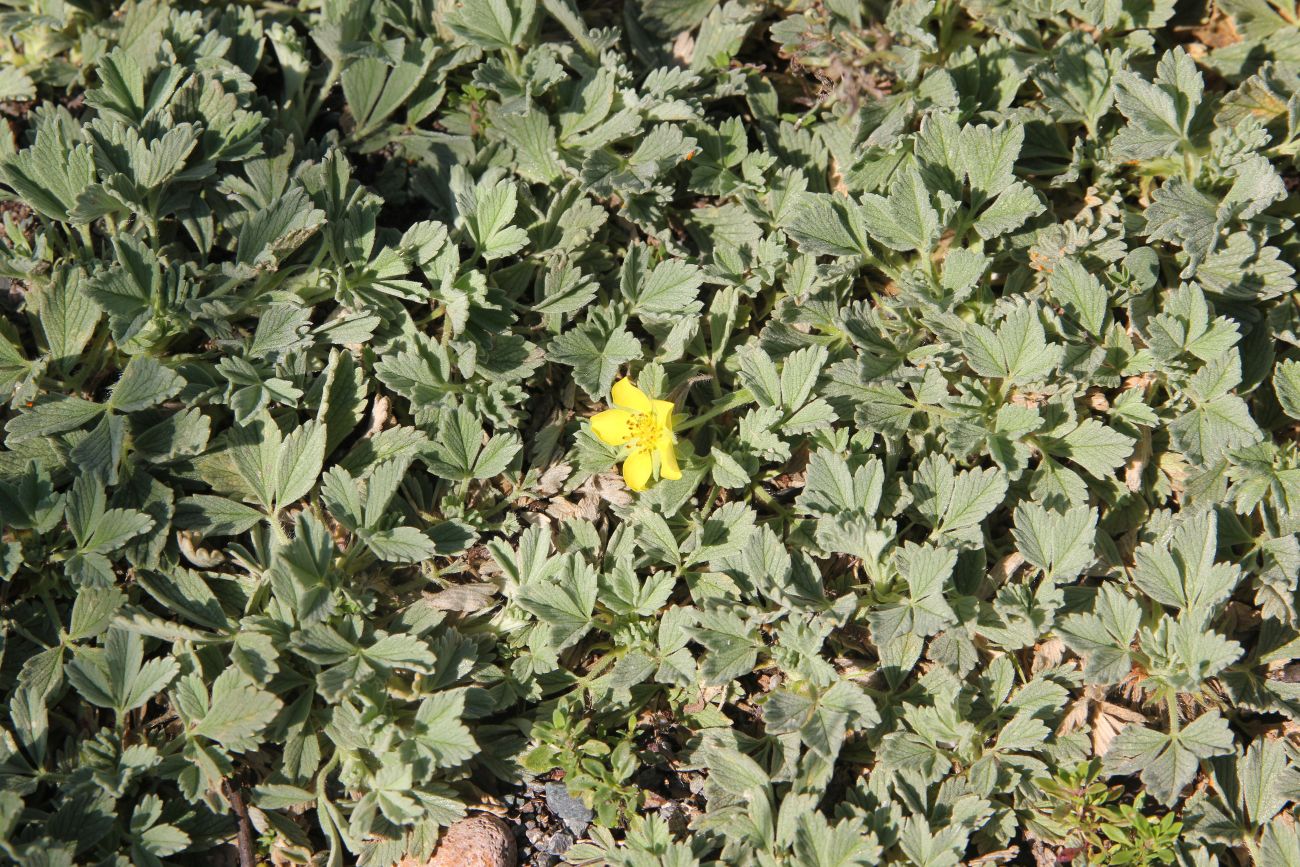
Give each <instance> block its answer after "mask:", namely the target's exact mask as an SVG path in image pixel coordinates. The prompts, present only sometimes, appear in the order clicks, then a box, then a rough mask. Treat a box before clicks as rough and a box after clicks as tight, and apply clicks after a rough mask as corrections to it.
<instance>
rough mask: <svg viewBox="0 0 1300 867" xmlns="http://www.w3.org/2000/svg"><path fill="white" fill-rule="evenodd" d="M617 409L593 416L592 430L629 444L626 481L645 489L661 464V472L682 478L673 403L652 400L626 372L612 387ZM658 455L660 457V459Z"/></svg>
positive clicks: (608, 439)
mask: <svg viewBox="0 0 1300 867" xmlns="http://www.w3.org/2000/svg"><path fill="white" fill-rule="evenodd" d="M610 396H611V397H612V398H613V400H612V401H611V403H613V404H614V408H613V409H607V410H605V411H604V412H598V413H596V414H595V415H594V416H592V417H591V431H592V433H594V434H595V435H596V437H597V439H599V440H600V441H601V442H603V443H608V444H609V445H611V446H627V448H628V455H627V458H626V459H624V461H623V481H625V482H627V486H628V487H629V488H631V489H632V490H634V491H644V490H645V489H646V485H648V484H649V483H650V476H652V475H653V474H654V471H655V464H656V463H657V464H658V469H659V476H660V478H664V479H680V478H681V477H682V471H681V469H680V468H679V467H678V466H677V455H676V453H674V452H673V443H675V442H677V438H676V437H675V436H673V405H672V403H671V402H670V401H667V400H651V399H650V398H649V397H647V396H646V393H645V392H644V391H642V390H641V389H639V388H637V387H636V386H635V385H633V384H632V380H630V379H628V378H627V377H626V376H625V377H623V378H622V379H620V380H619V381H618V382H616V383H614V387H613V388H612V389H611V390H610ZM656 458H657V459H658V460H656Z"/></svg>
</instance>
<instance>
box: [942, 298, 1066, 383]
mask: <svg viewBox="0 0 1300 867" xmlns="http://www.w3.org/2000/svg"><path fill="white" fill-rule="evenodd" d="M962 345H963V346H964V347H965V349H966V354H967V362H968V363H969V364H970V366H971V369H972V370H974V371H975V372H976V373H977V374H979V375H980V376H988V377H996V378H998V379H1005V380H1007V381H1008V382H1009V383H1012V384H1024V383H1029V382H1035V381H1039V380H1042V379H1044V378H1045V377H1046V376H1047V375H1048V374H1049V373H1051V372H1052V371H1053V370H1054V369H1055V368H1056V365H1057V363H1058V362H1059V361H1060V358H1061V348H1060V347H1059V346H1051V345H1049V344H1048V343H1047V335H1046V333H1045V332H1044V331H1043V324H1042V322H1040V321H1039V319H1038V311H1037V310H1035V309H1034V308H1033V307H1031V306H1028V305H1020V306H1017V307H1016V308H1015V310H1013V311H1012V312H1011V314H1010V315H1008V316H1007V318H1006V319H1005V320H1003V321H1002V323H1001V324H1000V325H999V326H998V330H997V331H996V332H994V331H993V330H991V329H989V328H987V327H985V326H983V325H979V324H971V325H969V326H967V328H966V331H965V333H964V334H963V335H962Z"/></svg>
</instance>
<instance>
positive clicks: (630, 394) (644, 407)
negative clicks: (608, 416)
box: [609, 376, 650, 413]
mask: <svg viewBox="0 0 1300 867" xmlns="http://www.w3.org/2000/svg"><path fill="white" fill-rule="evenodd" d="M609 395H610V397H611V398H613V403H614V405H615V406H621V407H622V408H623V409H630V410H632V412H647V413H648V412H650V398H648V397H646V395H645V392H644V391H642V390H641V389H639V388H637V387H636V385H635V384H633V382H632V380H630V379H628V378H627V377H626V376H625V377H623V378H622V379H620V380H619V381H618V382H616V383H614V387H613V388H612V389H610V391H609Z"/></svg>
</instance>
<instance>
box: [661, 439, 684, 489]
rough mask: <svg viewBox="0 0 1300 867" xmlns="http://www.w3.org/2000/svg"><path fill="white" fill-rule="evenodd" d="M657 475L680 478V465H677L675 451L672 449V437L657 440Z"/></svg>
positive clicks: (666, 477)
mask: <svg viewBox="0 0 1300 867" xmlns="http://www.w3.org/2000/svg"><path fill="white" fill-rule="evenodd" d="M659 475H660V476H662V477H663V478H665V479H680V478H681V477H682V470H681V467H679V466H677V452H675V451H673V441H672V437H667V438H665V439H662V440H660V441H659Z"/></svg>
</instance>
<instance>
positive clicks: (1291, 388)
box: [1273, 359, 1300, 419]
mask: <svg viewBox="0 0 1300 867" xmlns="http://www.w3.org/2000/svg"><path fill="white" fill-rule="evenodd" d="M1273 391H1274V392H1275V393H1276V394H1277V402H1278V403H1280V404H1281V405H1282V410H1283V412H1285V413H1286V414H1287V415H1289V416H1291V418H1295V419H1300V361H1295V360H1292V359H1287V360H1286V361H1283V362H1280V363H1279V364H1278V365H1277V367H1275V368H1273Z"/></svg>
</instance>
